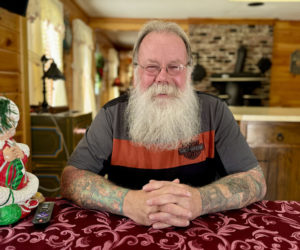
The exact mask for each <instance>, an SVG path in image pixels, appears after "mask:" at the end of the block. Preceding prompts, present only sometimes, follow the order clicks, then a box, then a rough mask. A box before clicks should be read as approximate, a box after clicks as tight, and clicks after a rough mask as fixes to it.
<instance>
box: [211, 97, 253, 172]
mask: <svg viewBox="0 0 300 250" xmlns="http://www.w3.org/2000/svg"><path fill="white" fill-rule="evenodd" d="M215 115H216V116H215V118H216V119H215V145H216V150H217V153H218V154H219V156H220V159H221V161H222V163H223V165H224V168H225V171H226V172H227V174H232V173H237V172H243V171H247V170H249V169H251V168H253V167H255V166H257V165H258V162H257V160H256V158H255V156H254V154H253V152H252V151H251V149H250V147H249V145H248V143H247V142H246V140H245V138H244V136H243V135H242V133H241V131H240V128H239V125H238V124H237V122H236V121H235V119H234V117H233V114H232V113H231V111H230V110H229V108H228V107H227V105H226V104H225V103H224V102H221V101H219V102H218V105H217V106H216V109H215Z"/></svg>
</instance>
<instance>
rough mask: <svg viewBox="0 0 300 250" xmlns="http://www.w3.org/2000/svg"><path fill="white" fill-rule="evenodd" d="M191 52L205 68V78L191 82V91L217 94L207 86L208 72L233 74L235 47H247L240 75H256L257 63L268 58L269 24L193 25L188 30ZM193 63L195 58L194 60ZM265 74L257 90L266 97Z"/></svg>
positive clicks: (267, 88)
mask: <svg viewBox="0 0 300 250" xmlns="http://www.w3.org/2000/svg"><path fill="white" fill-rule="evenodd" d="M189 36H190V41H191V45H192V51H193V52H196V53H198V54H199V57H200V59H199V63H200V64H201V65H202V66H203V67H204V68H205V70H206V73H207V76H206V77H205V78H204V79H203V80H202V81H201V82H195V83H194V84H195V88H196V89H198V90H201V91H205V92H209V93H213V94H217V92H216V90H215V88H214V87H212V86H211V83H210V79H209V78H210V75H211V74H212V73H233V72H234V68H235V64H236V58H237V51H238V48H239V47H240V46H241V45H243V46H245V47H246V48H247V57H246V60H245V65H244V72H253V73H259V72H260V70H259V68H258V67H257V63H258V61H259V60H260V59H261V58H262V57H267V58H269V59H271V58H272V47H273V27H272V26H271V25H225V24H224V25H223V24H221V25H220V24H193V25H190V27H189ZM195 60H196V59H195ZM269 76H270V73H269V71H267V72H266V77H267V79H268V80H267V81H266V82H265V83H263V86H262V88H261V89H259V90H258V91H259V92H261V93H258V94H264V95H266V96H268V94H269Z"/></svg>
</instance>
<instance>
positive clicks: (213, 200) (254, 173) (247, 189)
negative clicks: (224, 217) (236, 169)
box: [198, 166, 266, 214]
mask: <svg viewBox="0 0 300 250" xmlns="http://www.w3.org/2000/svg"><path fill="white" fill-rule="evenodd" d="M198 190H199V192H200V195H201V199H202V213H201V214H207V213H212V212H218V211H223V210H228V209H236V208H241V207H244V206H247V205H248V204H250V203H253V202H255V201H258V200H261V199H263V197H264V195H265V193H266V184H265V179H264V175H263V173H262V170H261V168H260V167H259V166H257V167H255V168H253V169H251V170H249V171H248V172H244V173H238V174H233V175H229V176H226V177H224V178H222V179H220V180H218V181H216V182H214V183H212V184H210V185H207V186H205V187H201V188H199V189H198Z"/></svg>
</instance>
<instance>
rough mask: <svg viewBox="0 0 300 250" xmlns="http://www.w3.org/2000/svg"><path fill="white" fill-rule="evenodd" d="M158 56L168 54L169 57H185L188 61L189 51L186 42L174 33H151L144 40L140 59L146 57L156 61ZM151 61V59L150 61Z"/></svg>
mask: <svg viewBox="0 0 300 250" xmlns="http://www.w3.org/2000/svg"><path fill="white" fill-rule="evenodd" d="M157 54H166V55H167V56H169V57H172V56H174V57H175V59H174V61H178V59H177V58H176V57H177V56H178V57H179V58H181V57H183V58H184V59H186V57H187V51H186V46H185V44H184V41H183V40H182V38H181V37H180V36H178V35H177V34H175V33H173V32H156V31H153V32H150V33H149V34H147V35H146V36H145V37H144V39H143V40H142V42H141V44H140V48H139V53H138V55H139V57H140V56H143V57H144V56H145V55H147V56H146V57H147V58H148V59H149V58H152V60H156V59H155V58H156V55H157ZM149 60H150V59H149Z"/></svg>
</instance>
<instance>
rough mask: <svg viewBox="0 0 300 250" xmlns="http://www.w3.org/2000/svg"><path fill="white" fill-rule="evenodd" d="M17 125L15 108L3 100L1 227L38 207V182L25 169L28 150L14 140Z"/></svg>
mask: <svg viewBox="0 0 300 250" xmlns="http://www.w3.org/2000/svg"><path fill="white" fill-rule="evenodd" d="M18 121H19V110H18V107H17V106H16V104H15V103H14V102H12V101H11V100H9V99H7V98H6V97H3V96H0V225H9V224H12V223H15V222H17V221H18V220H19V219H21V218H24V217H25V216H26V215H28V214H29V213H30V211H31V210H32V209H33V208H35V207H36V206H37V205H38V203H39V201H38V199H34V198H33V196H34V195H36V193H37V190H38V185H39V181H38V178H37V177H36V176H35V175H33V174H31V173H29V172H26V168H25V165H26V162H27V159H28V157H29V152H30V150H29V147H28V146H27V145H26V144H23V143H17V142H16V141H15V140H14V139H13V136H14V135H15V133H16V127H17V125H18Z"/></svg>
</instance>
